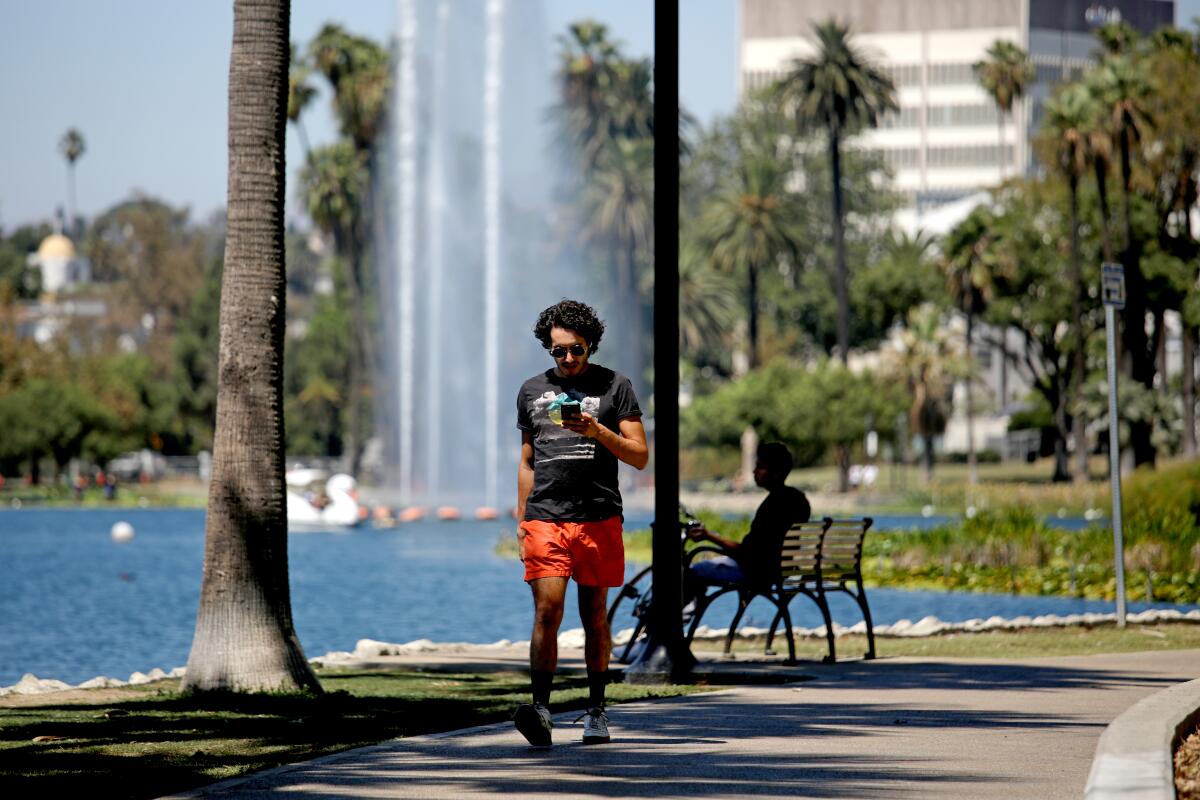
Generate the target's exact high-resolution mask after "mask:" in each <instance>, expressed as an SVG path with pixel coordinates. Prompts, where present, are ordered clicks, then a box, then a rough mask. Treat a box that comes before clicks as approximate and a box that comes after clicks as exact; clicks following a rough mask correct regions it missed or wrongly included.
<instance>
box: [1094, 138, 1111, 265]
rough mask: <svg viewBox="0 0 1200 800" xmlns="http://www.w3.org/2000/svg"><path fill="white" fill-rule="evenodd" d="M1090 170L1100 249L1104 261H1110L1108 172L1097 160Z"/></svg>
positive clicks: (1099, 160) (1103, 164)
mask: <svg viewBox="0 0 1200 800" xmlns="http://www.w3.org/2000/svg"><path fill="white" fill-rule="evenodd" d="M1092 168H1093V169H1094V170H1095V172H1096V195H1097V197H1098V198H1099V200H1100V249H1101V252H1103V253H1104V260H1105V261H1112V260H1113V252H1112V238H1111V236H1110V235H1109V232H1108V221H1109V219H1110V218H1111V216H1112V215H1111V214H1110V213H1109V210H1108V170H1107V169H1106V168H1105V162H1104V161H1103V160H1101V159H1099V158H1097V159H1094V160H1093V161H1092Z"/></svg>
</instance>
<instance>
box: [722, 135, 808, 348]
mask: <svg viewBox="0 0 1200 800" xmlns="http://www.w3.org/2000/svg"><path fill="white" fill-rule="evenodd" d="M741 156H742V159H741V163H739V164H738V165H737V168H736V170H735V171H734V172H733V174H731V175H730V176H729V177H728V181H727V183H726V185H725V186H723V187H722V188H721V190H720V191H719V192H718V193H717V194H716V195H715V196H714V197H713V198H712V201H711V203H710V204H709V206H708V208H707V209H705V211H704V214H703V217H702V226H703V229H704V230H705V238H706V239H707V240H708V241H709V242H710V245H711V251H712V261H713V264H714V265H715V266H716V267H717V269H719V270H721V271H722V272H725V273H727V274H730V275H741V276H744V279H745V302H746V323H747V329H748V337H747V338H748V347H747V350H748V353H747V354H748V356H749V365H750V368H751V369H754V368H755V367H756V366H758V364H759V363H760V355H761V354H760V353H759V346H758V319H759V276H760V275H761V273H762V271H763V270H764V269H769V268H771V267H773V266H775V265H776V264H778V263H780V262H781V261H783V260H785V259H789V258H794V257H795V255H796V250H797V248H798V246H799V239H800V235H799V232H798V231H797V228H796V224H797V219H798V213H797V208H796V203H795V201H794V199H793V197H792V196H791V194H790V193H789V192H788V190H787V180H788V175H789V173H790V169H791V165H790V164H789V163H788V162H781V161H779V160H777V159H775V158H772V157H771V156H770V155H768V154H764V153H762V152H743V153H742V154H741Z"/></svg>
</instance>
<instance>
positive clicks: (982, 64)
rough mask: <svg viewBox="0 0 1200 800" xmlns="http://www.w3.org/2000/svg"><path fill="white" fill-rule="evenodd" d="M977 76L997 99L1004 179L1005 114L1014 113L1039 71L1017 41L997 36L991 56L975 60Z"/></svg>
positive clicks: (1000, 153)
mask: <svg viewBox="0 0 1200 800" xmlns="http://www.w3.org/2000/svg"><path fill="white" fill-rule="evenodd" d="M974 69H975V77H976V79H977V80H978V81H979V84H980V85H981V86H982V87H983V90H984V91H985V92H987V93H988V94H989V95H991V98H992V100H993V101H994V102H995V103H996V110H997V111H998V112H999V113H998V114H997V115H996V124H997V126H998V128H999V131H1000V140H999V145H1000V147H999V151H998V158H997V161H998V163H999V165H1000V179H1001V180H1004V118H1005V117H1006V116H1007V117H1012V111H1013V105H1014V104H1015V103H1016V101H1017V100H1019V99H1020V98H1021V96H1022V95H1024V94H1025V90H1026V89H1027V88H1028V87H1029V84H1031V83H1033V79H1034V76H1035V71H1034V68H1033V64H1031V63H1029V54H1028V53H1026V52H1025V51H1024V50H1022V49H1021V48H1020V47H1019V46H1018V45H1017V44H1016V43H1014V42H1009V41H1005V40H1003V39H1000V40H997V41H996V42H994V43H993V44H992V46H991V47H989V48H988V50H987V58H986V59H984V60H983V61H977V62H976V63H975V64H974Z"/></svg>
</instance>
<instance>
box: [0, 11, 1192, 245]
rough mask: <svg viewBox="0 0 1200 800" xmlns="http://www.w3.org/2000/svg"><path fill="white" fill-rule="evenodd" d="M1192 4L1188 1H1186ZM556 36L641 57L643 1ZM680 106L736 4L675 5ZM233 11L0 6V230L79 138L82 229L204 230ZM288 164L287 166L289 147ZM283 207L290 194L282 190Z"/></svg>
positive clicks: (722, 91) (55, 175) (39, 205)
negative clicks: (597, 40) (190, 223)
mask: <svg viewBox="0 0 1200 800" xmlns="http://www.w3.org/2000/svg"><path fill="white" fill-rule="evenodd" d="M1195 1H1196V3H1198V4H1200V0H1195ZM543 5H544V7H545V9H546V26H545V29H546V30H547V31H548V32H549V33H550V34H551V35H557V34H558V33H559V32H562V31H563V30H565V29H566V26H567V24H568V23H569V22H572V21H575V20H578V19H582V18H587V17H590V18H592V19H597V20H600V21H602V22H605V23H606V24H608V26H609V28H610V30H611V31H612V33H613V35H614V37H615V38H616V39H618V40H620V41H622V42H623V43H624V44H625V46H626V52H628V53H629V54H630V55H649V54H650V52H651V50H652V49H653V11H652V10H653V4H652V3H651V2H650V0H543ZM681 6H683V8H682V9H681V12H680V13H681V21H680V28H681V34H680V40H681V45H680V51H681V52H680V62H681V75H682V77H681V86H680V95H681V98H682V102H683V104H684V106H685V107H687V108H688V109H689V110H690V111H692V113H694V114H695V115H696V116H698V117H699V118H700V119H701V121H703V122H709V121H710V120H711V119H712V118H713V117H714V116H715V115H717V114H724V113H729V112H730V111H732V110H733V107H734V104H735V99H736V74H735V61H736V52H737V33H736V0H683V2H682V3H681ZM395 8H396V0H345V1H344V2H340V3H330V2H321V1H320V0H292V39H293V41H298V42H301V43H306V42H307V41H308V40H309V39H311V38H312V36H313V35H314V34H315V33H316V31H317V30H318V29H319V28H320V26H321V25H322V24H324V23H325V22H327V21H336V22H340V23H341V24H343V25H344V26H345V27H347V28H348V29H350V30H352V31H354V32H356V33H360V34H363V35H367V36H370V37H372V38H376V39H379V40H381V41H382V40H385V39H386V38H387V37H388V36H389V35H390V34H391V32H392V31H393V30H394V28H395V25H394V19H395ZM232 29H233V3H232V0H224V1H223V2H221V1H220V0H201V1H200V2H187V3H183V2H174V0H119V2H103V1H102V2H97V1H96V0H38V2H28V1H26V0H0V109H3V112H2V113H3V122H0V227H2V228H3V229H4V230H11V229H12V228H14V227H16V226H18V225H21V224H25V223H29V222H36V221H40V220H49V219H51V218H52V216H53V214H54V210H55V208H56V207H58V206H60V205H65V202H66V164H65V161H64V159H63V158H62V157H61V156H60V155H59V153H58V147H57V146H58V141H59V139H60V138H61V137H62V135H63V133H64V132H66V130H67V129H68V128H69V127H72V126H74V127H77V128H79V129H80V131H82V132H83V135H84V138H85V140H86V142H87V152H86V154H85V155H84V156H83V158H82V159H81V160H80V161H79V162H78V163H77V167H76V175H77V197H78V205H79V211H80V213H82V214H85V215H87V216H91V215H94V214H96V213H98V212H100V211H103V210H104V209H106V208H108V207H109V206H111V205H113V204H114V203H116V202H117V201H119V200H122V199H124V198H126V197H128V196H129V195H130V194H131V193H132V192H133V191H141V192H144V193H147V194H150V195H153V196H155V197H159V198H161V199H163V200H165V201H167V202H168V203H171V204H172V205H176V206H188V207H190V208H191V209H192V214H193V217H194V218H198V219H204V218H207V217H208V216H209V215H210V214H211V213H212V212H214V211H215V210H217V209H219V208H221V207H222V206H223V205H224V203H225V171H226V161H225V139H226V130H225V124H226V80H227V76H228V69H229V47H230V39H231V35H232ZM315 105H316V106H317V109H316V111H315V112H314V113H313V114H312V115H311V118H310V119H306V122H305V127H306V129H307V131H308V134H309V137H310V139H311V140H312V141H313V143H314V144H320V143H321V142H324V141H328V140H330V139H332V138H333V136H334V126H333V122H332V119H331V117H330V115H329V113H328V111H327V107H328V103H327V99H324V100H322V101H320V102H318V103H317V104H315ZM288 139H289V145H288V162H289V164H298V163H299V162H300V156H299V147H298V143H297V142H295V141H294V140H295V134H294V132H292V131H289V134H288ZM288 193H289V203H290V202H291V201H292V198H291V195H293V194H294V192H293V190H292V187H291V185H289V190H288Z"/></svg>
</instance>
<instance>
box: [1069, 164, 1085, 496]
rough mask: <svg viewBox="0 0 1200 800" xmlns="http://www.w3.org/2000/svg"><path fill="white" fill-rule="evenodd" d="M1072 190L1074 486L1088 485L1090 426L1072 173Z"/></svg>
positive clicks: (1076, 182)
mask: <svg viewBox="0 0 1200 800" xmlns="http://www.w3.org/2000/svg"><path fill="white" fill-rule="evenodd" d="M1067 182H1068V187H1069V188H1070V190H1071V284H1072V285H1073V286H1074V287H1075V293H1074V295H1073V296H1072V298H1071V320H1072V324H1073V325H1074V326H1075V353H1074V363H1073V366H1074V372H1075V379H1074V381H1072V383H1073V384H1074V386H1073V387H1072V390H1071V397H1072V405H1073V406H1074V413H1073V414H1072V425H1071V438H1072V439H1073V440H1074V442H1075V482H1076V483H1086V482H1087V479H1088V447H1087V424H1086V420H1085V419H1084V416H1083V403H1082V400H1083V384H1084V381H1085V380H1087V362H1086V359H1085V353H1084V345H1085V336H1084V331H1083V297H1082V292H1083V291H1084V286H1083V270H1082V268H1081V267H1080V264H1079V176H1078V175H1076V174H1075V173H1074V172H1073V171H1072V173H1071V175H1070V177H1069V178H1068V179H1067Z"/></svg>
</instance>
